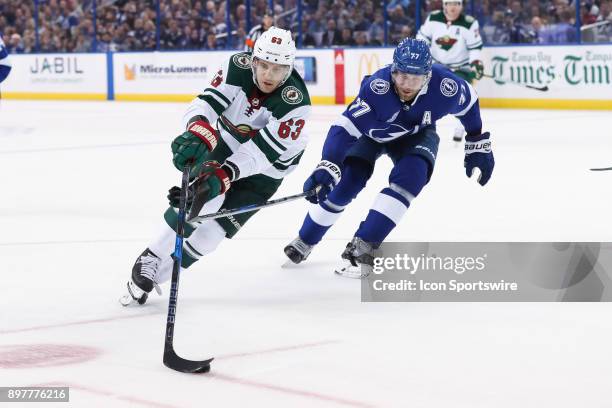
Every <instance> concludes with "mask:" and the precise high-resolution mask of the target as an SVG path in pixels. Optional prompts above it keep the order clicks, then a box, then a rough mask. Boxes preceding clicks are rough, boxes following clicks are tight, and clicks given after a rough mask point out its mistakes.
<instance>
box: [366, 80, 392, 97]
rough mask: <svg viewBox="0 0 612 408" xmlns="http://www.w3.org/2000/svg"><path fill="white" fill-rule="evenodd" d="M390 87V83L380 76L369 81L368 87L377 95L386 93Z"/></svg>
mask: <svg viewBox="0 0 612 408" xmlns="http://www.w3.org/2000/svg"><path fill="white" fill-rule="evenodd" d="M390 87H391V85H390V84H389V81H385V80H384V79H382V78H376V79H375V80H373V81H372V82H370V89H371V90H372V92H374V93H375V94H378V95H384V94H386V93H387V92H388V91H389V88H390Z"/></svg>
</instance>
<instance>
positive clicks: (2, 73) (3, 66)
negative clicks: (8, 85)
mask: <svg viewBox="0 0 612 408" xmlns="http://www.w3.org/2000/svg"><path fill="white" fill-rule="evenodd" d="M10 71H11V63H10V61H9V58H8V51H7V50H6V47H5V46H4V42H2V37H0V82H2V81H4V79H5V78H6V77H7V76H8V74H9V72H10Z"/></svg>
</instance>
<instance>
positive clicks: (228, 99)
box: [183, 53, 311, 179]
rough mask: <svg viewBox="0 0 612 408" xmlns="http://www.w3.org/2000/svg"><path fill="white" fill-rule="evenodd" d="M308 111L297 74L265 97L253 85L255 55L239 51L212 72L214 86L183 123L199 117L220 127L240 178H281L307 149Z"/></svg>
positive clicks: (293, 166)
mask: <svg viewBox="0 0 612 408" xmlns="http://www.w3.org/2000/svg"><path fill="white" fill-rule="evenodd" d="M310 111H311V106H310V97H309V95H308V91H307V89H306V85H305V84H304V81H303V80H302V78H301V77H300V75H299V74H298V73H297V71H295V70H293V72H292V73H291V76H290V77H289V78H288V79H287V81H285V83H284V84H283V85H282V86H280V87H279V88H277V89H276V90H275V91H274V92H272V93H269V94H265V93H263V92H261V91H260V90H259V88H257V86H256V85H255V83H254V81H253V72H252V70H251V54H250V53H239V54H234V55H232V56H231V57H230V58H229V59H228V60H226V61H225V62H224V63H223V64H222V66H221V67H220V68H219V69H218V70H217V71H216V72H214V74H213V79H212V81H211V83H210V85H208V87H206V88H205V89H204V91H203V92H202V93H201V94H200V95H198V97H197V98H195V99H194V100H193V102H191V105H190V106H189V108H188V110H187V112H186V113H185V116H184V118H183V122H184V125H185V126H187V124H188V123H189V121H190V120H191V119H192V118H193V117H194V116H198V115H201V116H204V117H205V118H206V119H207V120H208V122H209V123H211V124H215V123H216V125H217V129H218V130H219V132H220V135H221V138H222V139H223V141H224V142H225V143H226V144H227V146H228V147H229V149H231V154H229V155H228V156H227V157H225V159H227V160H228V161H231V162H232V163H233V164H235V165H236V166H237V167H238V169H239V171H240V178H244V177H248V176H251V175H254V174H264V175H266V176H269V177H272V178H275V179H282V178H283V177H285V176H286V175H287V174H288V173H290V172H291V171H292V170H293V169H294V168H295V166H297V164H298V163H299V161H300V158H301V157H302V154H303V152H304V149H305V148H306V145H307V142H308V137H307V135H306V132H304V126H305V125H306V120H307V119H308V116H309V115H310Z"/></svg>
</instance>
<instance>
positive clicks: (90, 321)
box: [0, 312, 160, 335]
mask: <svg viewBox="0 0 612 408" xmlns="http://www.w3.org/2000/svg"><path fill="white" fill-rule="evenodd" d="M156 314H160V312H154V313H153V312H152V313H147V314H138V315H129V316H115V317H105V318H102V319H91V320H80V321H77V322H68V323H57V324H49V325H45V326H33V327H25V328H23V329H8V330H0V335H1V334H11V333H22V332H28V331H35V330H44V329H57V328H60V327H68V326H80V325H83V324H92V323H107V322H113V321H115V320H125V319H136V318H139V317H146V316H153V315H156Z"/></svg>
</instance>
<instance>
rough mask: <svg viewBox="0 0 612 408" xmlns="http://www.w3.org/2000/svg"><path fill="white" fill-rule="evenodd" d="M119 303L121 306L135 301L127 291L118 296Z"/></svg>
mask: <svg viewBox="0 0 612 408" xmlns="http://www.w3.org/2000/svg"><path fill="white" fill-rule="evenodd" d="M119 303H120V304H121V306H123V307H127V306H129V305H131V304H132V303H136V301H135V300H134V298H133V297H132V295H130V294H129V293H126V294H125V295H123V296H121V297H120V298H119Z"/></svg>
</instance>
